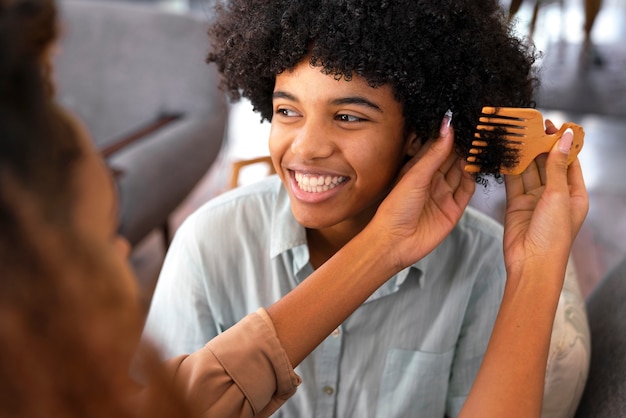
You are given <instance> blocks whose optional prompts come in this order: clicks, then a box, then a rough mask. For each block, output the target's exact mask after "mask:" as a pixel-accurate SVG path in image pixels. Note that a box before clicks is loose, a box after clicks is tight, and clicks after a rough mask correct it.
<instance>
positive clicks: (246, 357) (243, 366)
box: [166, 308, 301, 417]
mask: <svg viewBox="0 0 626 418" xmlns="http://www.w3.org/2000/svg"><path fill="white" fill-rule="evenodd" d="M166 368H167V371H168V373H170V374H171V375H172V376H173V379H174V382H175V384H176V385H177V386H178V387H179V388H180V389H181V390H182V393H183V396H184V398H185V399H186V400H187V402H188V403H189V406H190V408H191V410H192V412H193V415H194V416H199V417H215V416H220V417H222V416H223V417H253V416H258V417H266V416H269V415H271V414H272V413H273V412H274V411H276V410H277V409H278V408H279V407H280V406H281V405H282V404H283V403H285V401H286V400H287V399H289V398H290V397H291V396H292V395H293V394H294V393H295V392H296V389H297V387H298V385H299V384H300V383H301V379H300V377H299V376H298V375H297V374H296V373H295V372H294V370H293V367H292V366H291V364H290V362H289V359H288V358H287V354H286V353H285V351H284V349H283V348H282V345H281V344H280V341H279V340H278V337H277V336H276V331H275V329H274V326H273V324H272V321H271V319H270V318H269V316H268V314H267V312H266V311H265V310H264V309H262V308H261V309H259V310H258V311H257V312H255V313H252V314H249V315H248V316H246V317H245V318H243V319H242V320H241V321H239V322H238V323H237V324H236V325H234V326H232V327H231V328H229V329H228V330H226V331H225V332H223V333H222V334H220V335H218V336H217V337H215V338H213V339H212V340H211V341H209V342H208V343H207V344H206V345H205V346H204V347H203V348H201V349H200V350H198V351H196V352H195V353H193V354H191V355H182V356H178V357H175V358H173V359H170V360H168V361H167V363H166Z"/></svg>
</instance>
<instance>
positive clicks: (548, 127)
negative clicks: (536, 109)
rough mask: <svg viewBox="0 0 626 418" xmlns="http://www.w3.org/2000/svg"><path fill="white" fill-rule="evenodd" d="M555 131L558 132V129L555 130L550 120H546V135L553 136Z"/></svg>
mask: <svg viewBox="0 0 626 418" xmlns="http://www.w3.org/2000/svg"><path fill="white" fill-rule="evenodd" d="M556 131H558V129H556V126H554V123H552V121H551V120H550V119H546V133H547V134H553V133H555V132H556Z"/></svg>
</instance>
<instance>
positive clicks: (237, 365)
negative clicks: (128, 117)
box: [0, 0, 587, 418]
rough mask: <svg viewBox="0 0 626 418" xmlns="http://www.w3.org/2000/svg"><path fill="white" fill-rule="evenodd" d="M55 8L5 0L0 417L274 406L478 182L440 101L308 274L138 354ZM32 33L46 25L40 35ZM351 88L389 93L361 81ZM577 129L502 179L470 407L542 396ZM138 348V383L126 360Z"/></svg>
mask: <svg viewBox="0 0 626 418" xmlns="http://www.w3.org/2000/svg"><path fill="white" fill-rule="evenodd" d="M55 16H56V8H55V5H54V3H53V2H52V1H50V0H8V1H0V56H2V57H3V59H2V60H0V231H2V233H1V234H0V416H20V417H39V416H45V417H51V416H52V417H57V416H63V417H77V418H78V417H85V416H88V417H112V416H115V417H176V418H182V417H185V416H194V417H195V416H202V417H230V416H238V417H250V416H253V415H257V416H267V415H269V414H271V413H272V412H273V411H275V410H276V409H277V408H278V407H279V406H280V405H281V404H282V403H284V402H285V400H286V399H287V398H289V396H291V395H292V394H293V393H294V391H295V390H296V387H297V386H298V384H299V382H300V380H299V378H298V376H297V375H295V373H294V370H293V369H292V365H297V364H299V363H300V362H301V361H302V359H303V358H304V357H305V356H307V355H308V354H309V353H310V352H311V351H312V350H313V349H314V348H315V347H316V346H317V345H318V344H319V342H320V341H322V340H323V339H324V338H325V337H326V336H327V335H329V334H331V332H332V331H333V330H334V329H336V327H337V326H338V325H339V324H340V323H341V322H342V321H344V320H345V319H346V318H347V317H348V316H349V315H350V314H351V313H352V312H353V311H354V310H355V309H357V308H358V307H359V306H360V305H361V303H363V301H365V300H366V299H367V298H368V297H369V296H370V295H371V294H372V293H373V292H375V291H376V290H377V289H378V288H379V287H380V286H381V285H383V284H384V283H385V282H387V281H388V278H389V277H390V276H392V275H394V274H395V273H397V272H398V271H401V270H403V269H404V268H405V267H407V266H410V265H412V264H413V263H414V262H415V261H416V260H420V259H423V258H424V257H425V256H426V255H427V254H429V253H430V252H431V251H432V250H433V248H435V247H436V246H437V245H438V244H439V242H440V241H441V239H442V238H443V237H445V236H446V235H448V234H449V233H450V230H451V229H453V228H454V226H455V224H456V223H457V221H458V220H459V218H460V217H461V216H462V214H463V209H464V208H465V207H466V205H467V202H468V201H469V199H470V196H471V194H472V192H473V190H474V179H473V178H472V177H471V176H470V175H469V174H467V173H465V172H464V171H463V166H462V165H461V164H459V162H458V161H457V160H458V158H457V157H456V155H455V154H454V153H452V149H453V136H454V135H453V129H452V128H451V127H450V123H449V122H450V121H449V116H447V117H446V118H444V120H443V122H442V123H441V125H440V127H439V130H438V134H437V137H436V138H434V139H432V140H429V141H428V142H427V143H426V144H424V145H423V146H422V147H420V149H419V150H418V151H417V153H416V156H415V157H414V158H413V159H412V160H411V161H410V162H409V163H408V164H407V165H406V166H405V170H404V171H403V172H402V173H401V174H402V175H401V176H400V178H399V179H398V181H397V184H396V185H395V186H394V187H393V189H392V190H391V191H390V193H389V194H388V195H387V196H386V197H385V199H384V200H383V202H382V203H381V204H380V205H379V206H378V208H377V210H376V214H375V215H374V217H373V218H372V219H371V221H370V222H369V223H368V224H367V226H365V227H364V228H363V229H362V230H361V231H360V232H359V233H358V234H356V235H355V237H354V238H353V239H351V240H350V241H349V242H348V243H347V244H345V245H344V246H343V247H342V248H341V250H339V251H338V252H336V253H335V254H334V255H333V256H332V257H331V258H330V259H329V260H328V261H326V262H325V263H324V264H323V265H322V266H320V267H319V268H317V269H316V270H315V271H314V272H313V273H312V274H311V275H310V276H309V277H308V278H307V280H306V281H303V282H302V283H301V284H300V285H298V286H297V287H295V288H294V289H293V290H291V291H289V292H288V293H287V294H286V295H285V296H284V297H282V298H281V299H280V300H278V301H276V302H275V303H273V304H272V305H271V306H269V307H268V308H267V311H266V310H265V309H263V308H260V309H258V310H257V311H256V312H253V313H250V314H248V315H247V316H245V317H243V318H242V319H241V321H239V322H238V323H237V324H235V325H233V326H232V327H230V328H229V329H228V331H226V332H223V333H221V334H219V335H217V336H215V338H213V339H211V340H210V341H209V342H208V343H207V344H206V345H205V346H203V347H201V348H199V349H198V350H197V351H195V352H194V353H193V354H191V355H181V356H178V357H176V358H173V359H171V360H169V361H168V362H166V364H165V365H163V364H162V363H161V362H160V361H159V358H158V355H156V354H155V353H154V352H153V351H152V349H151V348H150V346H142V347H141V348H140V351H139V354H140V355H139V356H137V357H135V355H136V354H137V352H136V347H137V342H138V339H139V334H140V332H141V322H142V321H141V319H142V318H141V314H140V309H139V301H138V298H137V285H136V282H135V281H134V278H133V276H132V274H131V272H130V270H129V268H128V265H127V263H126V260H125V258H126V255H127V253H128V245H127V243H125V241H124V240H123V239H121V238H120V237H119V236H118V234H117V231H116V230H117V221H116V219H117V201H116V196H115V192H114V187H113V182H112V179H111V176H110V174H109V173H108V171H107V168H106V166H105V164H104V162H103V161H102V160H101V158H100V157H99V155H98V154H97V152H96V150H94V148H93V146H92V143H91V141H90V139H89V134H88V132H87V131H86V130H85V129H84V128H83V127H82V126H81V124H80V123H79V121H77V120H76V119H75V118H73V117H72V116H71V115H69V114H68V113H67V112H65V111H64V110H63V109H62V108H60V107H59V106H58V105H57V104H56V103H55V102H54V100H53V99H52V98H51V97H50V92H52V91H53V89H51V88H50V87H51V86H50V83H49V80H47V79H45V78H44V77H46V76H48V75H49V74H50V72H49V71H47V69H49V67H47V65H46V59H45V55H46V54H47V53H48V51H49V45H50V44H51V42H53V41H54V30H53V28H54V26H55V25H56V20H55V19H56V18H55ZM41 31H42V32H41ZM35 32H36V33H37V34H41V33H46V34H47V35H45V36H43V37H42V38H37V39H38V40H37V41H36V42H34V39H36V38H32V37H31V35H33V34H34V33H35ZM39 41H42V42H39ZM42 57H43V60H42ZM358 88H359V89H360V88H361V87H358ZM291 90H292V89H291V88H289V87H288V86H287V87H285V89H284V90H282V92H283V93H278V94H276V96H277V97H278V96H281V95H284V94H285V92H289V91H291ZM365 92H369V90H367V89H365ZM287 94H292V95H293V94H294V92H291V93H287ZM293 97H297V96H293ZM353 97H354V96H353ZM352 100H353V101H354V99H352ZM355 102H357V103H359V106H365V108H373V109H376V108H378V109H379V110H380V111H381V112H382V111H384V110H385V109H387V105H388V104H389V103H387V101H386V100H384V97H383V99H382V100H381V98H380V97H377V96H376V95H371V96H370V95H369V94H368V95H367V96H361V98H360V99H356V100H355ZM376 112H378V110H376ZM364 113H365V112H364ZM286 115H290V116H291V115H292V113H286ZM548 129H549V130H553V129H554V128H553V127H549V128H548ZM571 140H572V136H571V135H569V136H567V135H565V136H564V137H563V139H562V140H561V141H560V142H559V143H558V144H557V145H555V147H554V148H553V150H552V151H551V153H550V155H549V156H548V158H547V159H546V158H545V156H543V157H541V158H538V159H537V161H536V162H535V163H534V164H532V165H531V167H529V168H528V169H527V170H526V172H525V173H524V175H522V176H515V177H512V178H507V179H506V182H507V190H508V194H507V200H508V202H509V210H508V212H507V221H506V227H505V231H506V232H505V237H504V238H505V260H506V266H507V268H506V269H507V282H506V290H505V294H504V299H503V304H502V309H501V310H500V313H499V314H498V319H497V321H496V325H495V330H494V333H493V337H492V340H491V341H490V343H489V348H488V351H487V354H486V356H485V361H484V363H483V366H481V369H480V375H479V377H478V379H477V383H476V384H475V385H474V386H473V387H472V391H471V393H470V395H469V398H468V402H466V404H465V406H464V407H463V410H462V414H464V416H468V417H481V418H483V417H488V416H493V417H502V416H507V417H514V416H519V417H524V418H527V417H533V416H538V413H539V411H540V409H541V398H542V387H543V379H544V374H545V370H546V357H547V352H548V343H549V339H550V328H551V325H552V320H553V317H554V310H555V305H556V303H557V300H558V295H559V291H560V288H561V286H562V283H563V274H564V270H565V268H566V267H565V266H566V262H567V255H568V253H569V250H570V247H571V243H572V240H573V239H574V237H575V235H576V233H577V231H578V229H579V228H580V226H581V223H582V221H583V219H584V215H585V212H586V208H587V199H586V193H585V189H584V184H583V182H582V174H581V171H580V165H579V164H578V162H575V163H574V164H572V166H571V167H570V168H569V169H568V168H567V166H566V163H565V162H566V159H567V154H568V151H569V147H571ZM345 180H346V179H341V181H342V182H344V181H345ZM309 187H313V186H310V185H309ZM315 187H317V186H315ZM303 188H304V187H303ZM520 209H523V210H520ZM557 220H558V222H556V221H557ZM546 236H547V237H556V238H555V239H553V240H552V239H551V240H549V241H548V240H546V239H545V237H546ZM538 276H541V280H536V279H537V277H538ZM538 295H540V296H541V297H537V296H538ZM309 302H313V303H309ZM529 307H531V308H532V309H530V310H529ZM131 357H134V358H135V359H139V360H141V361H140V367H138V368H137V370H139V371H140V372H141V373H142V376H143V378H144V379H143V381H144V383H145V385H143V386H142V385H139V384H138V382H136V381H135V380H134V379H132V378H131V376H129V374H128V370H129V363H130V361H131ZM521 383H524V384H521ZM512 388H513V389H514V390H511V389H512ZM520 399H523V402H520ZM33 400H35V401H33Z"/></svg>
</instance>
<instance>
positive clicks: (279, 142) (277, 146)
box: [268, 125, 289, 177]
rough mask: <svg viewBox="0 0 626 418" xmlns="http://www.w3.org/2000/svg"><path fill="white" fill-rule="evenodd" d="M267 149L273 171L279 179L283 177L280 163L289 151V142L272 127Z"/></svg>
mask: <svg viewBox="0 0 626 418" xmlns="http://www.w3.org/2000/svg"><path fill="white" fill-rule="evenodd" d="M268 148H269V152H270V157H271V158H272V163H273V164H274V169H275V170H276V172H277V173H278V175H279V176H280V177H283V173H282V170H281V161H282V159H283V156H284V155H285V154H286V153H287V151H288V150H289V141H288V140H286V135H285V134H284V132H282V131H281V130H280V129H278V128H275V127H274V125H273V126H272V128H271V129H270V135H269V140H268Z"/></svg>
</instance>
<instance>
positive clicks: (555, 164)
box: [546, 129, 574, 187]
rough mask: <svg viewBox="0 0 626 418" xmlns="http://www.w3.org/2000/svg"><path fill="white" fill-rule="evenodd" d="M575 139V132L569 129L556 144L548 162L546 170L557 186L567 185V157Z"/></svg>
mask: <svg viewBox="0 0 626 418" xmlns="http://www.w3.org/2000/svg"><path fill="white" fill-rule="evenodd" d="M573 141H574V133H573V132H572V130H571V129H567V130H566V131H565V133H564V134H563V136H561V138H560V139H559V140H558V141H557V142H556V144H554V146H553V147H552V150H551V151H550V155H549V156H548V161H547V162H546V165H547V167H546V172H547V176H548V178H549V179H552V180H551V182H553V184H554V185H555V186H557V187H567V169H568V163H567V159H568V157H569V153H570V150H571V148H572V142H573Z"/></svg>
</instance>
